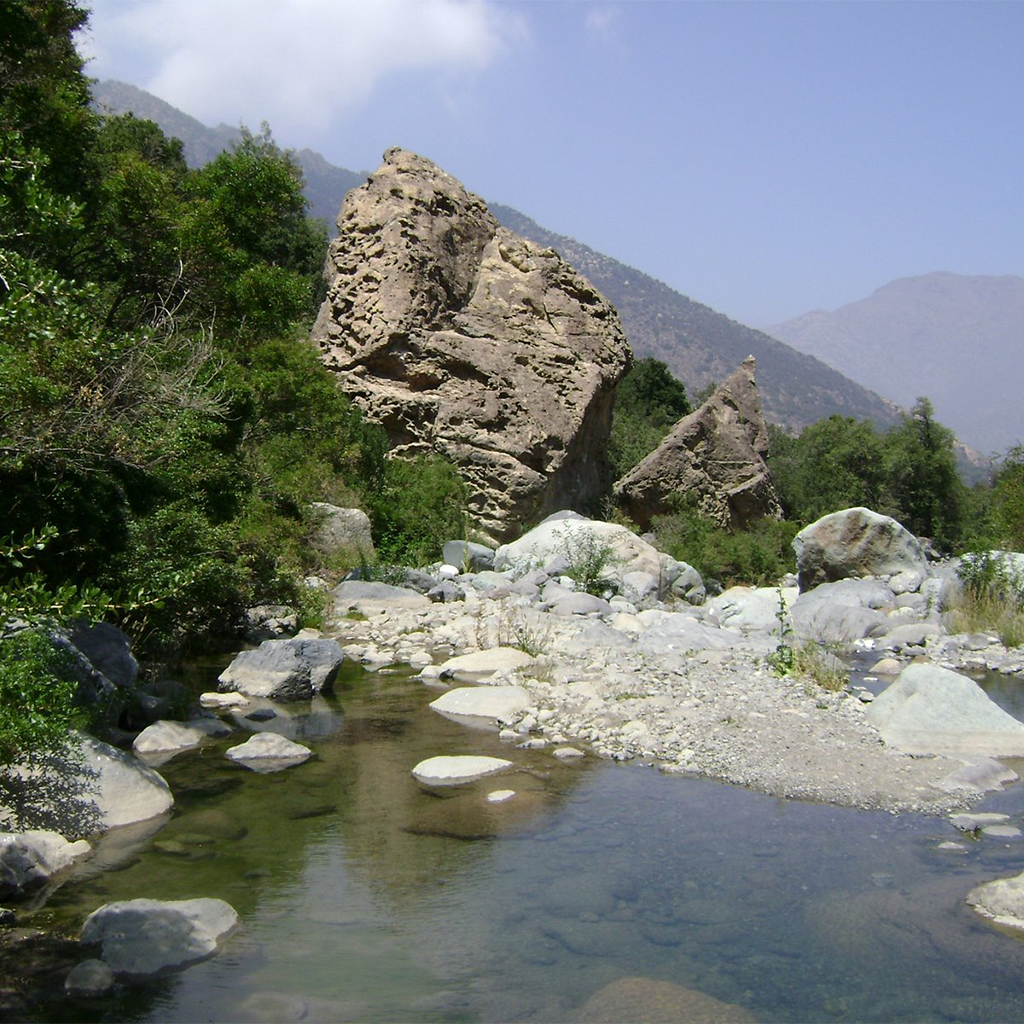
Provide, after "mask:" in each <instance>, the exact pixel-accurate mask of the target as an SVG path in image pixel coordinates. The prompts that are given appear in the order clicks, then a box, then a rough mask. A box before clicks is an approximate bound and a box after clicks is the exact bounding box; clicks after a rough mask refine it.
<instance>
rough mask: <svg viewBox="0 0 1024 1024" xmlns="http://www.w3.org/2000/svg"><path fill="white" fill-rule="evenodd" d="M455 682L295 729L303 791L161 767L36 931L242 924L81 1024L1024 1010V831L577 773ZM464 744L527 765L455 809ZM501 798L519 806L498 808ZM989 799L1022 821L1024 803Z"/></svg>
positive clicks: (631, 771)
mask: <svg viewBox="0 0 1024 1024" xmlns="http://www.w3.org/2000/svg"><path fill="white" fill-rule="evenodd" d="M1003 690H1004V691H1005V692H1004V693H1003V695H1002V698H1001V699H1003V700H1010V701H1011V702H1012V700H1014V699H1016V690H1015V689H1013V687H1012V684H1010V685H1009V686H1007V685H1003ZM436 692H437V691H433V690H429V689H427V688H425V687H424V686H423V685H422V684H420V683H418V682H414V681H411V680H409V679H407V678H405V677H403V676H397V675H392V676H389V675H383V674H379V675H374V674H366V675H362V676H360V677H358V678H355V679H351V680H349V682H348V683H347V684H346V685H345V687H344V688H342V689H341V690H340V691H339V693H338V695H337V697H336V698H334V699H332V700H331V701H329V702H320V703H319V704H318V706H317V708H316V709H315V711H314V713H313V714H312V715H311V716H309V717H308V718H306V719H302V718H301V717H299V718H297V719H296V720H295V721H294V722H292V727H291V731H292V734H293V735H295V736H297V737H298V738H300V739H301V738H302V737H303V736H304V735H306V736H308V735H310V734H311V733H312V734H314V735H316V736H317V737H318V738H317V739H315V740H314V741H313V742H312V745H313V746H314V747H315V749H316V751H317V754H318V757H317V759H315V760H313V761H310V762H307V763H306V764H305V765H301V766H299V767H297V768H293V769H289V770H287V771H284V772H281V773H278V774H274V775H256V774H254V773H251V772H248V771H247V770H245V769H242V768H240V767H238V766H235V765H233V764H231V763H230V762H228V761H227V760H226V759H224V757H223V750H224V748H225V747H226V746H228V745H230V744H229V743H228V742H227V741H225V742H222V743H219V744H215V745H210V746H207V747H205V748H203V749H202V750H201V751H199V752H186V753H184V754H181V755H179V756H178V757H176V758H174V759H173V760H172V761H170V762H168V763H167V764H165V765H163V766H162V767H161V769H160V770H161V772H162V773H163V774H164V776H165V778H167V780H168V782H169V783H170V784H171V786H172V788H173V789H174V791H175V794H176V799H177V806H176V810H175V815H174V818H173V819H172V821H171V822H170V823H169V824H168V825H167V826H166V827H165V828H164V829H162V830H161V831H160V832H158V833H157V834H156V835H155V836H153V837H152V839H150V840H149V841H148V842H146V843H144V844H143V846H142V848H141V850H140V851H139V852H138V853H137V854H134V855H133V856H132V857H130V858H129V860H128V862H127V864H126V865H124V866H123V867H122V869H121V870H118V871H115V872H111V873H107V874H103V875H99V876H96V877H94V878H92V879H85V880H81V881H75V882H71V883H69V884H67V885H66V886H65V887H64V888H62V889H61V890H60V891H59V892H58V893H57V894H56V895H55V896H54V897H53V898H52V899H51V901H50V903H49V904H48V906H47V908H46V909H45V910H44V911H42V912H40V914H39V915H37V922H38V923H46V922H48V921H52V922H54V923H67V922H70V923H73V924H74V925H75V926H77V925H78V924H80V922H81V920H82V919H84V917H85V915H86V914H87V913H89V912H90V911H92V910H93V909H95V908H96V907H97V906H99V905H100V904H102V903H105V902H109V901H111V900H115V899H129V898H134V897H138V896H150V897H154V898H160V899H184V898H190V897H195V896H215V897H219V898H222V899H225V900H227V901H228V902H229V903H231V904H232V906H234V907H235V908H236V910H237V911H238V912H239V915H240V917H241V919H242V921H243V929H242V931H241V932H240V933H239V934H238V935H237V936H235V937H234V938H233V939H232V940H231V941H230V942H229V944H228V946H227V948H226V949H225V951H224V952H223V953H222V954H221V955H220V956H218V957H216V958H214V959H213V960H210V961H207V962H205V963H203V964H198V965H196V966H194V967H192V968H190V969H189V970H187V971H185V972H183V973H181V974H178V975H174V976H171V977H169V978H166V979H162V980H160V981H157V982H153V983H147V984H144V985H139V986H136V987H134V988H133V989H132V990H131V991H129V992H128V993H127V994H126V995H124V996H122V997H120V998H118V999H116V1000H111V1001H109V1002H106V1003H101V1004H96V1005H93V1006H87V1005H86V1004H79V1005H74V1004H71V1005H67V1006H63V1007H61V1012H60V1014H59V1015H58V1016H59V1018H60V1019H81V1020H140V1021H142V1020H145V1021H193V1020H211V1021H213V1020H217V1021H219V1020H282V1019H298V1018H299V1014H300V1013H301V1014H304V1017H303V1019H305V1020H316V1019H323V1020H335V1021H337V1020H365V1021H371V1020H372V1021H407V1020H424V1021H447V1020H450V1021H512V1020H537V1021H550V1020H564V1019H567V1018H569V1017H570V1016H572V1015H573V1013H574V1012H575V1011H577V1010H578V1008H579V1007H580V1006H582V1004H584V1003H585V1002H586V1001H587V1000H588V998H590V997H591V996H592V995H593V994H594V993H595V992H597V991H598V990H599V989H601V988H602V987H603V986H604V985H606V984H608V983H609V982H613V981H615V980H616V979H618V978H622V977H629V976H642V977H647V978H651V979H660V980H667V981H672V982H674V983H675V984H677V985H680V986H683V987H685V988H691V989H696V990H699V991H701V992H704V993H707V994H709V995H712V996H715V997H716V998H718V999H720V1000H722V1001H724V1002H728V1003H735V1004H739V1005H741V1006H742V1007H744V1008H746V1009H747V1010H748V1011H749V1012H750V1013H751V1014H752V1015H753V1016H754V1017H755V1018H757V1019H759V1020H763V1021H832V1020H835V1021H874V1020H878V1021H890V1020H896V1021H918V1020H928V1021H932V1020H934V1021H946V1020H950V1021H952V1020H964V1021H975V1020H977V1021H1018V1020H1021V1021H1024V942H1021V941H1019V940H1017V939H1014V938H1010V937H1007V936H1004V935H1002V934H1000V933H998V932H996V931H995V930H993V929H991V928H990V927H989V926H987V925H985V924H984V923H983V922H982V921H981V920H980V919H978V918H977V917H976V916H975V915H974V914H973V912H971V911H969V910H968V909H967V908H966V907H965V906H964V904H963V898H964V896H965V895H966V893H967V892H968V891H969V890H970V889H971V888H972V887H973V886H974V885H975V884H977V883H978V882H980V881H985V880H988V879H989V878H993V877H997V876H1000V875H1006V874H1010V873H1015V872H1018V871H1021V870H1022V869H1024V842H1020V841H1018V842H1016V843H1014V842H1008V841H999V840H989V839H984V840H981V841H977V842H972V841H970V840H965V842H966V843H967V845H968V852H967V853H965V854H958V853H948V852H945V851H939V850H938V849H937V846H938V844H939V842H941V841H943V840H946V839H958V838H959V836H958V834H957V833H956V832H955V831H954V830H953V828H952V827H951V826H950V825H949V824H948V823H947V822H946V821H945V820H943V819H934V818H924V817H921V816H915V815H904V816H900V817H895V816H891V815H888V814H881V813H866V812H861V811H853V810H845V809H840V808H833V807H828V806H821V805H814V804H807V803H798V802H791V801H783V800H776V799H772V798H769V797H764V796H761V795H759V794H755V793H751V792H748V791H746V790H743V789H738V788H735V787H729V786H725V785H722V784H719V783H714V782H708V781H704V780H694V779H685V778H680V777H665V776H662V775H660V774H659V773H657V772H656V771H652V770H650V769H645V768H642V767H629V766H621V765H613V764H610V763H608V762H599V761H596V760H593V759H589V758H588V759H587V760H586V761H585V762H584V763H583V764H575V765H563V764H560V763H558V762H557V761H556V760H555V759H554V758H552V757H551V756H550V754H546V753H544V752H543V751H540V752H530V751H518V750H511V751H510V748H509V747H508V746H507V745H505V744H502V743H500V741H498V739H497V737H496V735H494V734H493V733H490V732H484V731H480V730H468V729H466V728H465V727H464V726H460V725H456V724H455V723H452V722H448V721H446V720H445V719H443V718H441V716H439V715H436V714H434V713H433V712H431V711H429V709H427V707H426V705H427V703H428V702H429V701H430V700H432V699H433V697H434V696H435V695H436ZM994 695H995V696H997V697H998V696H999V694H994ZM287 710H297V709H287ZM272 724H273V723H272ZM231 742H232V743H233V742H238V739H237V738H236V739H233V740H232V741H231ZM465 752H475V753H484V754H495V755H500V756H507V757H510V758H511V759H513V760H514V761H515V762H516V766H517V768H516V771H514V772H513V773H508V774H506V775H502V776H498V777H496V778H495V779H490V780H484V781H483V782H480V783H477V784H476V785H475V786H473V787H468V788H465V789H459V790H458V791H451V792H448V793H445V794H444V795H442V796H438V795H435V794H431V793H428V792H427V791H425V790H423V789H421V788H420V787H419V786H418V785H417V784H416V783H415V781H414V780H413V778H412V776H411V774H410V769H411V768H412V766H413V765H414V764H415V763H416V762H417V761H419V760H421V759H422V758H424V757H428V756H431V755H434V754H442V753H465ZM1017 767H1018V770H1020V766H1017ZM837 770H839V771H841V770H843V765H842V763H841V762H837ZM502 788H511V789H515V790H517V792H518V794H519V795H518V796H517V797H516V798H515V799H514V800H512V801H510V802H509V803H508V804H503V805H497V806H495V805H487V804H486V802H485V801H484V800H483V794H484V793H486V792H488V791H490V790H492V789H502ZM984 807H985V808H986V809H998V810H1004V811H1007V812H1008V813H1011V814H1014V815H1015V816H1017V817H1018V818H1019V817H1020V815H1021V814H1022V813H1024V787H1021V786H1020V785H1018V786H1016V787H1013V788H1011V789H1010V790H1008V791H1006V792H1004V793H1002V794H999V795H997V796H996V797H994V798H992V799H990V800H989V801H988V802H987V803H986V804H985V805H984ZM37 922H34V923H37Z"/></svg>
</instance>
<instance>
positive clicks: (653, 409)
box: [608, 359, 691, 480]
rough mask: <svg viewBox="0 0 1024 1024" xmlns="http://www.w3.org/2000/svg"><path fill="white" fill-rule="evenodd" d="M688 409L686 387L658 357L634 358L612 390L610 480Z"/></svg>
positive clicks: (647, 450) (631, 464)
mask: <svg viewBox="0 0 1024 1024" xmlns="http://www.w3.org/2000/svg"><path fill="white" fill-rule="evenodd" d="M690 411H691V409H690V403H689V400H688V399H687V397H686V388H685V387H684V386H683V385H682V384H681V383H680V382H679V381H678V380H676V378H675V377H673V376H672V372H671V371H670V370H669V368H668V367H667V366H666V365H665V364H664V363H663V362H661V360H659V359H639V360H637V362H635V363H634V364H633V368H632V369H631V370H630V371H629V372H628V373H627V374H626V376H625V377H623V378H622V380H621V381H619V385H618V387H617V388H616V389H615V405H614V408H613V411H612V431H611V437H610V438H609V442H608V456H609V460H610V461H611V465H612V477H613V479H616V480H617V479H619V477H621V476H623V475H624V474H626V473H627V472H629V470H630V469H632V468H633V467H634V466H635V465H636V464H637V463H638V462H639V461H640V460H641V459H642V458H644V456H645V455H648V454H649V453H650V452H652V451H654V449H655V448H657V447H658V445H659V444H660V443H661V441H662V439H663V438H664V437H665V435H666V434H668V432H669V431H670V430H671V429H672V427H673V426H675V424H676V423H677V422H678V421H679V420H680V419H682V417H683V416H686V415H687V414H688V413H689V412H690Z"/></svg>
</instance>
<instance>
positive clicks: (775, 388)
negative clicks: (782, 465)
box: [93, 81, 898, 428]
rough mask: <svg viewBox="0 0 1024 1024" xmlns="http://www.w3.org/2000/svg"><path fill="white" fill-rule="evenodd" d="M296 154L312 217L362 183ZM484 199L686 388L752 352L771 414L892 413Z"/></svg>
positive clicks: (226, 133) (194, 152)
mask: <svg viewBox="0 0 1024 1024" xmlns="http://www.w3.org/2000/svg"><path fill="white" fill-rule="evenodd" d="M93 98H94V101H95V102H96V104H97V105H98V106H101V107H104V108H106V109H107V110H109V111H111V112H112V113H124V112H127V111H131V112H133V113H134V114H135V115H136V116H137V117H144V118H148V119H149V120H151V121H155V122H156V123H157V124H158V125H159V126H160V127H161V128H162V129H163V131H164V132H165V133H166V134H168V135H173V136H176V137H177V138H179V139H181V140H182V142H183V143H184V144H185V157H186V160H188V162H189V164H190V165H191V166H199V165H201V164H203V163H205V162H206V161H207V160H211V159H213V157H214V156H216V155H217V153H219V152H220V151H221V150H222V149H224V148H225V147H226V146H228V145H230V144H231V143H232V142H234V141H235V140H237V138H238V131H237V129H234V128H229V127H228V126H227V125H223V124H222V125H219V126H218V127H216V128H207V127H206V126H205V125H203V124H202V123H200V122H199V121H197V120H196V119H195V118H193V117H189V116H188V115H187V114H183V113H182V112H181V111H180V110H176V109H175V108H174V107H172V106H171V105H170V104H169V103H165V102H164V101H163V100H160V99H157V97H155V96H152V95H150V94H149V93H147V92H144V91H143V90H142V89H137V88H136V87H135V86H132V85H126V84H125V83H124V82H114V81H106V82H97V83H95V84H94V86H93ZM296 157H297V158H298V160H299V162H300V163H301V164H302V169H303V172H304V173H305V175H306V180H307V186H306V192H307V195H308V196H309V198H310V202H311V207H312V212H313V214H314V216H318V217H323V218H324V219H325V220H327V221H328V223H329V224H331V225H333V223H334V220H335V218H336V216H337V213H338V208H339V207H340V206H341V201H342V199H343V198H344V196H345V193H346V192H347V191H348V190H349V189H350V188H353V187H355V186H356V185H360V184H362V182H363V181H364V180H365V178H366V173H365V172H363V173H356V172H354V171H348V170H345V169H344V168H341V167H335V166H334V165H333V164H330V163H328V162H327V161H326V160H325V159H324V158H323V157H322V156H321V155H320V154H319V153H315V152H313V151H312V150H309V149H303V150H301V151H299V152H298V153H296ZM470 186H472V183H470ZM490 208H491V210H492V211H493V213H494V215H495V216H496V217H497V218H498V220H499V221H501V222H502V223H503V224H504V225H505V226H506V227H508V228H510V229H511V230H513V231H515V232H517V233H518V234H521V235H523V236H525V237H527V238H530V239H532V240H533V241H535V242H537V243H538V244H540V245H545V246H550V247H551V248H554V249H557V250H558V251H559V252H560V253H561V254H562V256H564V257H565V259H567V260H568V261H569V262H570V263H571V264H572V265H573V266H575V267H577V268H578V269H579V270H580V272H581V273H583V274H584V275H585V276H586V277H587V278H589V280H590V281H591V282H593V284H594V285H595V286H596V287H597V288H598V289H599V290H600V291H602V292H603V293H604V294H605V295H606V296H607V297H608V298H609V299H610V300H611V301H612V303H613V304H614V305H615V307H616V308H617V309H618V311H619V315H620V316H621V317H622V324H623V327H624V328H625V330H626V336H627V337H628V338H629V341H630V344H631V345H632V347H633V351H634V352H636V354H637V355H638V356H641V357H643V356H655V357H657V358H658V359H662V360H664V362H665V363H667V364H668V366H669V367H670V368H671V370H672V372H673V373H675V374H676V376H677V377H679V379H680V380H682V381H683V382H684V383H685V384H686V386H687V389H688V390H689V392H690V394H691V395H695V394H696V393H697V392H699V391H700V390H701V389H702V388H704V387H705V386H706V385H708V384H710V383H720V382H721V381H723V380H725V378H726V377H727V376H729V374H731V373H732V372H733V371H734V370H735V369H736V367H738V366H739V365H740V363H741V362H743V360H744V359H745V358H746V357H747V356H748V355H751V354H753V355H754V356H755V357H756V358H757V383H758V387H759V389H760V392H761V399H762V402H763V404H764V409H765V414H766V415H767V417H768V418H769V419H770V420H772V421H773V422H776V423H781V424H784V425H785V426H789V427H795V428H800V427H804V426H806V425H807V424H809V423H813V422H815V421H816V420H818V419H821V417H823V416H828V415H830V414H831V413H841V414H843V415H845V416H854V417H857V418H858V419H863V418H871V419H873V420H874V421H875V422H877V423H878V424H880V425H882V426H888V425H889V424H891V423H894V422H895V421H896V419H897V418H898V410H897V409H895V408H894V407H893V406H892V405H891V404H890V403H888V402H886V401H884V400H883V399H881V398H879V397H878V395H876V394H872V392H870V391H868V390H867V389H866V388H864V387H861V386H860V385H859V384H855V383H854V382H853V381H852V380H848V379H847V378H846V377H844V376H843V375H842V374H840V373H837V372H836V371H835V370H833V369H831V368H830V367H828V366H826V365H825V364H824V363H822V362H821V361H819V360H818V359H815V358H813V357H811V356H808V355H804V354H803V353H801V352H797V351H795V350H794V349H792V348H790V347H789V346H788V345H784V344H782V343H781V342H779V341H776V340H775V339H774V338H770V337H769V336H768V335H767V334H764V333H762V332H761V331H755V330H753V329H751V328H749V327H744V326H743V325H742V324H738V323H736V322H735V321H733V320H730V319H729V318H728V317H726V316H723V315H722V314H721V313H716V312H715V311H714V310H713V309H710V308H708V307H707V306H702V305H701V304H700V303H699V302H694V301H693V300H692V299H688V298H687V297H686V296H685V295H681V294H680V293H679V292H676V291H673V290H672V289H671V288H669V286H668V285H666V284H662V283H661V282H660V281H656V280H655V279H654V278H653V277H648V276H647V275H646V274H643V273H641V272H640V271H639V270H634V269H633V268H632V267H628V266H626V265H625V264H624V263H619V262H618V260H614V259H612V258H611V257H610V256H605V255H603V254H602V253H599V252H596V251H595V250H593V249H590V248H588V247H587V246H585V245H583V244H581V243H580V242H577V241H576V240H575V239H572V238H567V237H566V236H564V235H556V234H554V233H552V232H550V231H547V230H546V229H545V228H542V227H541V226H540V225H539V224H537V223H536V222H534V221H532V220H530V219H529V217H526V216H524V215H523V214H521V213H519V212H518V211H516V210H513V209H511V208H510V207H507V206H501V205H499V204H497V203H491V204H490Z"/></svg>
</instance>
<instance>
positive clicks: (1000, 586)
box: [946, 551, 1024, 647]
mask: <svg viewBox="0 0 1024 1024" xmlns="http://www.w3.org/2000/svg"><path fill="white" fill-rule="evenodd" d="M957 577H958V578H959V580H960V592H959V594H957V595H956V597H954V598H953V600H952V602H951V603H950V605H949V607H948V608H947V611H946V626H947V628H948V629H949V631H950V632H951V633H978V632H986V633H989V632H991V633H995V634H996V635H997V636H998V637H999V639H1000V640H1001V641H1002V643H1003V644H1004V645H1005V646H1006V647H1020V646H1021V645H1022V644H1024V574H1021V573H1020V572H1019V571H1016V570H1015V568H1014V566H1013V565H1012V563H1011V562H1010V561H1009V560H1008V559H1007V557H1006V556H1005V555H1004V554H1002V553H1000V552H996V551H981V552H971V553H970V554H967V555H964V557H963V558H962V559H961V560H960V565H959V566H958V567H957Z"/></svg>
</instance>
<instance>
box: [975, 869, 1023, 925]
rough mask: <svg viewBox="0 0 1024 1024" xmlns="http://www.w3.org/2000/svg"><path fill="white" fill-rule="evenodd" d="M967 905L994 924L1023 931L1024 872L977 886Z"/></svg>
mask: <svg viewBox="0 0 1024 1024" xmlns="http://www.w3.org/2000/svg"><path fill="white" fill-rule="evenodd" d="M967 905H968V906H969V907H971V908H973V909H974V910H976V911H977V912H978V913H979V914H981V916H982V917H985V918H987V919H988V920H989V921H991V922H992V923H993V924H995V925H1000V926H1001V927H1003V928H1010V929H1012V930H1013V931H1015V932H1024V872H1022V873H1021V874H1019V875H1011V876H1010V877H1009V878H997V879H996V880H995V881H992V882H984V883H983V884H982V885H979V886H977V887H976V888H974V889H972V890H971V891H970V892H969V893H968V895H967Z"/></svg>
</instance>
